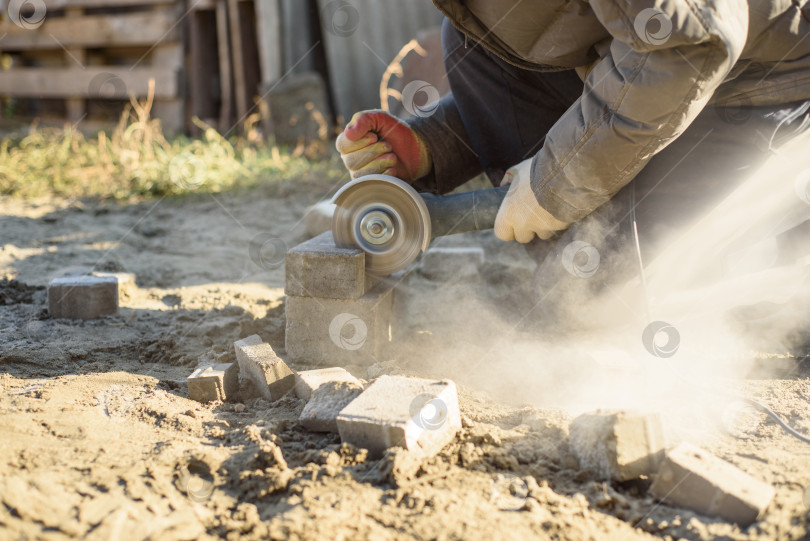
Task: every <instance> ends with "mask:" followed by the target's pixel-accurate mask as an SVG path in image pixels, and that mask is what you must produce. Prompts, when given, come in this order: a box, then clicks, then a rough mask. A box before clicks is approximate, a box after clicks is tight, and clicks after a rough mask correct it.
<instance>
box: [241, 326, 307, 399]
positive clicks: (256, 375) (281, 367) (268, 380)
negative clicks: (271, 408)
mask: <svg viewBox="0 0 810 541" xmlns="http://www.w3.org/2000/svg"><path fill="white" fill-rule="evenodd" d="M233 346H234V349H235V350H236V361H237V362H238V363H239V372H241V373H242V374H243V375H244V376H245V377H246V378H247V379H249V380H250V381H252V382H253V384H254V385H255V386H256V388H257V389H258V390H259V393H261V395H262V397H263V398H265V399H267V400H271V401H272V400H278V399H279V398H281V397H282V396H284V395H285V394H286V393H287V392H288V391H290V390H291V389H292V388H293V387H295V374H294V373H293V371H292V370H290V367H289V366H287V364H286V363H285V362H284V361H282V360H281V359H280V358H279V357H278V355H276V353H275V352H274V351H273V348H272V347H270V344H264V343H262V339H261V338H259V336H258V335H255V334H254V335H252V336H248V337H247V338H245V339H243V340H238V341H236V342H234V343H233Z"/></svg>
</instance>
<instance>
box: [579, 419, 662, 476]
mask: <svg viewBox="0 0 810 541" xmlns="http://www.w3.org/2000/svg"><path fill="white" fill-rule="evenodd" d="M569 432H570V445H571V451H572V452H573V453H574V455H575V456H576V457H577V460H578V461H579V465H580V467H581V468H583V469H586V470H590V471H592V472H593V473H595V474H597V475H598V476H599V477H600V478H602V479H613V480H615V481H628V480H630V479H637V478H638V477H639V476H642V475H651V474H653V473H655V472H656V471H658V467H659V466H660V464H661V460H662V458H663V455H664V433H663V428H662V427H661V420H660V418H659V417H658V415H655V414H641V413H632V412H614V413H600V412H597V413H595V414H586V415H580V416H579V417H577V418H576V419H574V420H573V421H572V422H571V425H570V427H569Z"/></svg>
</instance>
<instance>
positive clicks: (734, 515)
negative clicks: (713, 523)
mask: <svg viewBox="0 0 810 541" xmlns="http://www.w3.org/2000/svg"><path fill="white" fill-rule="evenodd" d="M650 493H651V494H652V495H653V496H655V497H656V498H658V499H659V500H663V501H664V502H666V503H668V504H670V505H674V506H676V507H684V508H686V509H691V510H693V511H696V512H698V513H700V514H703V515H707V516H713V517H720V518H723V519H725V520H728V521H731V522H736V523H737V524H739V525H740V526H743V527H745V526H748V525H749V524H751V523H753V522H755V521H757V520H759V519H760V518H762V516H763V515H764V514H765V510H766V509H767V508H768V505H769V504H770V502H771V500H772V499H773V496H774V489H773V487H772V486H771V485H769V484H767V483H763V482H762V481H759V480H757V479H755V478H753V477H751V476H750V475H748V474H747V473H745V472H744V471H742V470H740V469H739V468H737V467H736V466H734V465H732V464H729V463H728V462H726V461H725V460H721V459H719V458H717V457H715V456H714V455H712V454H711V453H709V452H707V451H704V450H703V449H701V448H699V447H696V446H694V445H692V444H690V443H685V442H684V443H681V444H680V445H678V446H677V447H675V448H674V449H672V450H670V451H668V452H667V454H666V457H665V458H664V461H663V463H662V464H661V469H660V470H659V471H658V474H657V475H656V476H655V480H654V481H653V484H652V486H651V487H650Z"/></svg>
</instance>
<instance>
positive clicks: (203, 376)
mask: <svg viewBox="0 0 810 541" xmlns="http://www.w3.org/2000/svg"><path fill="white" fill-rule="evenodd" d="M187 381H188V397H189V398H191V399H192V400H196V401H197V402H214V401H216V400H221V401H223V402H224V401H225V400H227V399H228V397H231V396H233V395H234V394H235V393H236V392H237V391H238V390H239V366H238V365H237V364H236V363H224V364H214V365H209V366H201V367H200V368H198V369H196V370H195V371H194V372H192V374H191V375H190V376H189V377H188V378H187Z"/></svg>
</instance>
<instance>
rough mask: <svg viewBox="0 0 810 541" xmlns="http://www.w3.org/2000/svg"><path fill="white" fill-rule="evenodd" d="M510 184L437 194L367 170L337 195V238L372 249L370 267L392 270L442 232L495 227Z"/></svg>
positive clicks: (378, 270) (370, 269)
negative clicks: (369, 172)
mask: <svg viewBox="0 0 810 541" xmlns="http://www.w3.org/2000/svg"><path fill="white" fill-rule="evenodd" d="M508 191H509V186H502V187H500V188H491V189H484V190H477V191H472V192H465V193H460V194H454V195H444V196H437V195H433V194H420V193H418V192H417V191H416V190H414V189H413V187H411V186H410V185H409V184H407V183H406V182H404V181H402V180H400V179H398V178H395V177H391V176H388V175H367V176H364V177H360V178H358V179H355V180H353V181H351V182H349V183H348V184H346V185H345V186H343V188H341V189H340V190H339V191H338V193H337V194H335V197H334V199H333V202H334V203H335V205H336V206H337V208H336V210H335V214H334V216H333V217H332V233H333V235H334V238H335V243H336V244H337V245H338V246H341V247H345V248H360V249H362V250H363V251H364V252H366V271H367V272H368V273H369V274H372V275H378V276H387V275H390V274H393V273H395V272H397V271H399V270H401V269H404V268H405V267H407V266H408V265H409V264H411V263H412V262H413V261H414V260H415V259H416V257H417V256H418V255H419V253H420V252H422V251H425V250H427V248H428V246H429V245H430V243H431V241H433V239H435V238H437V237H443V236H446V235H452V234H456V233H465V232H469V231H479V230H486V229H492V228H493V227H494V226H495V217H496V216H497V214H498V209H499V208H500V206H501V203H502V202H503V200H504V198H505V197H506V194H507V193H508Z"/></svg>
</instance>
